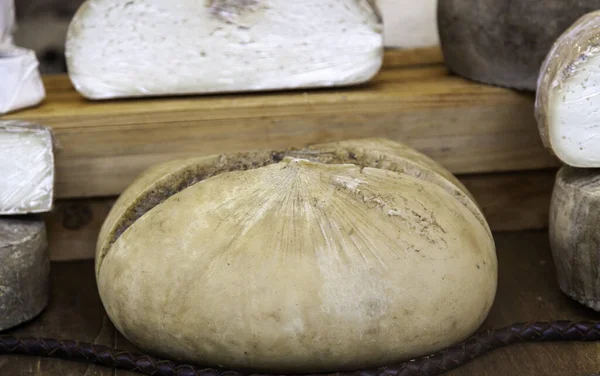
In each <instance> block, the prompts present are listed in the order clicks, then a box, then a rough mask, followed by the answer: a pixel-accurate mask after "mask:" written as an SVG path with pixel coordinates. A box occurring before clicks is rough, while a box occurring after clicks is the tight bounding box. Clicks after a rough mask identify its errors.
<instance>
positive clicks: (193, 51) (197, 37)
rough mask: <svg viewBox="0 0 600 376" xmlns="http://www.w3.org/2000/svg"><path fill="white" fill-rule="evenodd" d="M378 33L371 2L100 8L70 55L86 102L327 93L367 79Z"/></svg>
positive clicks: (169, 0) (263, 0) (375, 61)
mask: <svg viewBox="0 0 600 376" xmlns="http://www.w3.org/2000/svg"><path fill="white" fill-rule="evenodd" d="M382 33H383V31H382V25H381V22H380V19H379V16H378V13H377V11H376V10H375V9H374V7H373V6H372V5H371V3H370V1H368V0H303V1H287V0H207V1H199V0H131V1H122V0H96V1H87V2H86V3H84V4H83V5H82V7H81V8H80V9H79V10H78V12H77V14H76V15H75V17H74V19H73V21H72V22H71V25H70V27H69V31H68V34H67V42H66V56H67V66H68V69H69V75H70V78H71V80H72V82H73V84H74V86H75V88H76V89H77V90H78V91H79V92H80V93H81V94H82V95H84V96H85V97H87V98H91V99H107V98H117V97H140V96H155V95H175V94H193V93H216V92H240V91H255V90H272V89H290V88H307V87H326V86H337V85H350V84H357V83H362V82H365V81H368V80H369V79H370V78H371V77H373V76H374V75H375V74H376V73H377V72H378V70H379V68H380V66H381V63H382V57H383V37H382Z"/></svg>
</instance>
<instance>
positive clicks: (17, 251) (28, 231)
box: [0, 218, 50, 330]
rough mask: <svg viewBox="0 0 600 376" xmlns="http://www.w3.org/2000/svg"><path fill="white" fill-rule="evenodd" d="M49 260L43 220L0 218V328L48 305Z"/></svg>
mask: <svg viewBox="0 0 600 376" xmlns="http://www.w3.org/2000/svg"><path fill="white" fill-rule="evenodd" d="M49 273H50V263H49V261H48V254H47V242H46V229H45V226H44V222H43V221H42V220H41V219H35V218H34V219H12V218H11V219H6V218H5V219H0V330H4V329H8V328H11V327H13V326H16V325H19V324H21V323H23V322H26V321H29V320H31V319H32V318H34V317H35V316H37V315H38V314H39V313H40V312H41V311H42V310H43V309H44V308H45V307H46V305H47V304H48V292H49V280H48V279H49Z"/></svg>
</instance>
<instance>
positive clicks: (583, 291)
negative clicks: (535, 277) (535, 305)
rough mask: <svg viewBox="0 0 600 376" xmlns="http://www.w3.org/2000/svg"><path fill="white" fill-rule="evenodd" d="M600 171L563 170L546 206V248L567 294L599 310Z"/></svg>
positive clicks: (567, 167) (567, 168)
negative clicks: (547, 210)
mask: <svg viewBox="0 0 600 376" xmlns="http://www.w3.org/2000/svg"><path fill="white" fill-rule="evenodd" d="M599 219H600V171H598V170H592V169H576V168H572V167H569V166H565V167H563V168H562V169H561V170H560V171H559V173H558V175H557V177H556V183H555V186H554V192H553V195H552V204H551V206H550V246H551V248H552V255H553V258H554V263H555V265H556V273H557V277H558V282H559V285H560V288H561V290H562V291H564V292H565V293H566V294H567V295H569V296H570V297H572V298H573V299H575V300H577V301H578V302H580V303H582V304H585V305H586V306H588V307H591V308H593V309H595V310H597V311H600V221H599Z"/></svg>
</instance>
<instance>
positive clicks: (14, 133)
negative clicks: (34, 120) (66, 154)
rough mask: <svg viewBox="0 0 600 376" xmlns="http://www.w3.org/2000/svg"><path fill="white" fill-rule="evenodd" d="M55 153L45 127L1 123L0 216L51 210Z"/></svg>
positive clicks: (48, 132) (13, 122) (8, 122)
mask: <svg viewBox="0 0 600 376" xmlns="http://www.w3.org/2000/svg"><path fill="white" fill-rule="evenodd" d="M53 192H54V154H53V150H52V134H51V132H50V130H49V129H48V128H45V127H42V126H39V125H35V124H30V123H25V122H20V121H12V120H9V121H0V214H26V213H42V212H47V211H50V209H52V197H53Z"/></svg>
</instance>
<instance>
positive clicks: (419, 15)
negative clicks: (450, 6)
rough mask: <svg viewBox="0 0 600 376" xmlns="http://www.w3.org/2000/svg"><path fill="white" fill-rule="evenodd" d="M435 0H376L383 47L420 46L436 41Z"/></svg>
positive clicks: (437, 39)
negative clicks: (382, 25) (382, 31)
mask: <svg viewBox="0 0 600 376" xmlns="http://www.w3.org/2000/svg"><path fill="white" fill-rule="evenodd" d="M437 3H438V0H419V1H415V0H377V5H378V6H379V9H380V10H381V14H382V16H383V24H384V25H385V27H384V33H383V35H384V39H383V40H384V43H385V46H386V47H396V48H420V47H432V46H437V45H438V44H439V36H438V29H437V22H436V17H435V14H436V9H437Z"/></svg>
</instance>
